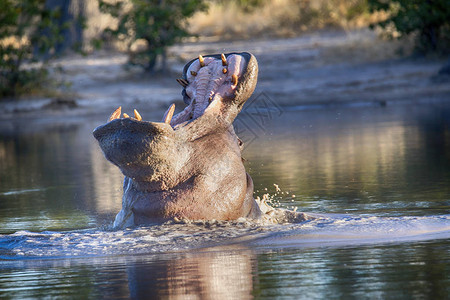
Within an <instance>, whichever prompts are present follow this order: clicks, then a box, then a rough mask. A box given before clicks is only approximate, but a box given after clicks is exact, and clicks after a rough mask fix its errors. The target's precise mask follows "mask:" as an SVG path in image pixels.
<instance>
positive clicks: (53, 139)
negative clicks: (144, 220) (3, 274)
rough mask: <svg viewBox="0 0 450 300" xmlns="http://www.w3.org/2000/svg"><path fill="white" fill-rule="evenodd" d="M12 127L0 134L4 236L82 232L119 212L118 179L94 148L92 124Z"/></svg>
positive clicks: (0, 203) (0, 216) (0, 174)
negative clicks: (22, 232)
mask: <svg viewBox="0 0 450 300" xmlns="http://www.w3.org/2000/svg"><path fill="white" fill-rule="evenodd" d="M16 125H17V127H13V128H11V129H10V130H8V131H6V132H3V133H0V134H2V135H1V136H0V178H1V180H0V200H1V202H0V205H1V206H2V207H1V210H0V224H1V226H0V228H1V229H0V230H1V231H2V232H14V231H17V230H22V229H23V230H38V231H41V230H57V229H74V228H86V227H91V226H96V225H97V224H96V223H97V222H96V220H95V218H97V216H96V215H98V214H107V215H108V217H110V215H112V214H114V213H115V212H116V211H118V210H119V209H120V198H121V193H122V191H121V189H122V187H121V185H122V176H121V174H120V172H119V171H118V170H116V168H114V167H113V166H112V165H111V164H109V163H108V162H106V160H105V159H104V158H103V156H102V154H101V152H99V151H98V148H97V147H95V146H96V145H95V144H94V142H93V138H91V128H92V126H93V125H92V124H87V125H86V124H84V126H82V125H80V124H67V123H62V124H58V123H57V124H53V125H47V126H44V127H39V126H38V127H37V128H36V127H33V126H28V125H25V124H16ZM86 212H89V213H90V214H88V215H86Z"/></svg>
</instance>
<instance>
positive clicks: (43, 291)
mask: <svg viewBox="0 0 450 300" xmlns="http://www.w3.org/2000/svg"><path fill="white" fill-rule="evenodd" d="M255 262H256V260H255V255H254V254H253V253H252V252H251V251H249V250H245V249H233V248H231V247H222V248H221V247H219V248H215V249H214V250H213V251H208V250H203V251H199V252H196V253H195V252H194V253H186V254H178V255H176V254H172V255H167V254H166V255H164V254H163V255H160V256H158V257H157V256H134V257H133V256H129V257H110V258H86V259H85V260H75V259H65V260H47V261H46V260H43V261H39V260H38V261H36V260H31V261H22V262H19V263H14V262H13V263H11V264H10V265H15V267H17V265H18V264H20V265H21V268H26V269H30V270H36V271H30V272H26V273H20V274H16V276H15V277H14V280H10V279H8V273H9V271H6V272H5V273H3V274H2V275H0V295H4V296H8V297H15V298H22V299H23V298H24V297H31V298H40V297H53V296H59V295H61V294H64V295H65V296H68V297H74V296H75V297H77V298H87V297H94V298H95V297H99V296H101V297H102V298H108V299H117V298H132V299H161V298H162V299H223V298H227V299H248V298H251V293H252V291H253V274H254V273H255V272H256V269H255V267H256V264H255ZM105 266H106V268H105ZM6 269H9V267H8V268H6ZM39 270H45V271H39ZM99 270H100V271H99ZM23 286H28V287H30V288H29V289H21V288H20V287H23ZM49 287H51V288H49Z"/></svg>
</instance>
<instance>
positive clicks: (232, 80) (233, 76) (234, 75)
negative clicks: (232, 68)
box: [231, 74, 238, 85]
mask: <svg viewBox="0 0 450 300" xmlns="http://www.w3.org/2000/svg"><path fill="white" fill-rule="evenodd" d="M231 82H232V83H233V85H237V83H238V78H237V75H236V74H233V75H231Z"/></svg>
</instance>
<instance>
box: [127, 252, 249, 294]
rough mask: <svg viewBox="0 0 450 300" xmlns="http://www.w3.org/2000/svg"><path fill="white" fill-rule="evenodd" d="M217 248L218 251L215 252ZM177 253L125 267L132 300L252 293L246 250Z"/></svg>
mask: <svg viewBox="0 0 450 300" xmlns="http://www.w3.org/2000/svg"><path fill="white" fill-rule="evenodd" d="M216 250H218V251H216ZM226 250H227V249H220V248H219V249H214V252H204V253H192V254H186V255H181V256H180V257H178V258H175V259H173V260H169V261H163V262H158V263H156V264H155V265H148V264H140V265H133V266H131V267H128V272H127V273H128V281H129V282H130V293H131V297H132V298H134V299H144V298H147V297H149V295H152V297H157V298H164V299H166V298H167V299H186V298H188V299H219V298H221V297H224V296H225V297H226V298H228V299H247V298H249V297H250V295H251V292H252V286H253V284H252V271H253V268H252V264H251V261H252V260H251V257H252V254H251V252H249V251H246V252H244V251H239V252H231V251H226Z"/></svg>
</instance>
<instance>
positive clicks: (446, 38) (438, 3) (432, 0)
mask: <svg viewBox="0 0 450 300" xmlns="http://www.w3.org/2000/svg"><path fill="white" fill-rule="evenodd" d="M368 1H369V6H370V9H371V10H372V11H373V12H374V11H386V12H388V15H389V16H388V18H387V19H386V20H384V21H382V22H379V23H377V24H376V25H379V26H381V27H382V28H385V29H387V28H389V27H392V26H394V28H395V30H396V32H395V34H396V35H394V34H392V33H391V36H395V37H398V38H400V37H403V36H405V35H410V34H417V42H416V46H417V49H418V50H419V51H420V52H430V51H431V52H435V51H437V52H440V53H444V54H446V53H450V1H449V0H368ZM372 27H374V25H372Z"/></svg>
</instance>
